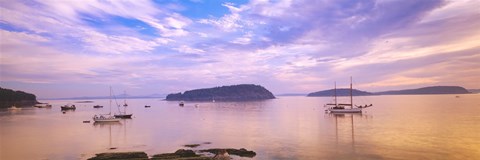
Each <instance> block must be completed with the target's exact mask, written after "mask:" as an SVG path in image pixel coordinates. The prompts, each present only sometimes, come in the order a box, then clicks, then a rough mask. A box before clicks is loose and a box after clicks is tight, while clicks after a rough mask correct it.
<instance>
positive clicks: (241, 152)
mask: <svg viewBox="0 0 480 160" xmlns="http://www.w3.org/2000/svg"><path fill="white" fill-rule="evenodd" d="M224 150H226V151H227V153H228V154H230V155H236V156H240V157H249V158H252V157H255V156H256V155H257V153H255V152H254V151H249V150H246V149H245V148H240V149H233V148H226V149H223V148H214V149H204V150H200V152H209V153H213V154H218V153H220V152H221V151H224Z"/></svg>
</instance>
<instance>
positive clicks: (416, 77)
mask: <svg viewBox="0 0 480 160" xmlns="http://www.w3.org/2000/svg"><path fill="white" fill-rule="evenodd" d="M167 3H168V4H164V3H162V2H156V1H93V0H92V1H82V2H70V1H68V2H66V1H65V2H57V1H55V2H53V1H29V2H24V1H12V2H4V1H2V2H0V4H1V5H0V9H1V10H2V13H3V15H8V16H2V17H1V19H0V24H1V25H0V27H1V28H0V29H1V30H0V31H1V33H2V40H1V46H2V53H1V54H2V61H1V63H0V65H1V68H2V70H1V72H2V81H13V82H25V83H34V82H35V83H50V84H58V83H62V82H72V83H79V84H80V83H87V84H89V83H116V84H122V85H125V86H131V87H135V88H139V89H140V88H142V87H143V88H144V89H145V88H146V90H147V89H148V90H150V91H151V92H171V91H173V90H174V91H182V90H185V89H192V88H199V87H206V86H218V85H227V84H237V83H257V84H262V85H265V86H267V88H269V87H271V88H269V89H271V90H272V91H273V92H276V93H279V92H310V91H315V90H320V89H326V88H330V87H331V84H332V82H333V81H335V80H337V81H341V80H343V79H348V77H350V76H353V77H354V80H355V81H356V86H360V87H365V88H361V89H364V90H368V89H373V90H382V89H394V88H396V87H397V88H403V87H415V86H421V85H433V84H435V85H441V84H456V83H457V84H458V85H465V86H466V87H475V86H477V85H478V84H477V83H475V82H476V79H478V78H480V77H478V74H477V73H478V72H479V71H478V69H476V68H480V67H479V66H478V64H477V63H475V62H476V61H478V60H480V59H479V58H480V57H478V55H479V54H478V53H480V52H478V48H479V47H480V44H479V43H478V42H477V39H480V37H479V36H478V35H480V31H479V30H478V28H480V22H479V21H478V20H477V19H479V18H480V13H479V11H478V10H477V9H476V8H475V6H476V5H475V4H476V3H477V2H476V1H437V0H426V1H396V0H393V1H375V0H366V1H348V0H347V1H303V0H300V1H291V0H280V1H263V0H252V1H249V2H246V3H242V4H240V3H238V4H233V3H223V2H215V3H213V4H216V5H217V6H215V7H217V8H218V7H223V8H224V10H215V11H209V12H208V13H212V15H210V16H208V15H207V16H201V17H202V18H194V17H196V16H191V15H190V16H189V12H188V9H191V8H192V6H202V5H204V4H205V5H206V3H204V2H203V1H202V2H198V3H195V4H194V5H193V4H192V3H173V2H172V3H170V2H167ZM188 5H192V6H188ZM215 15H217V16H215ZM205 17H207V18H205ZM17 59H18V60H17ZM75 62H77V63H75ZM79 62H81V63H79ZM31 64H34V65H31ZM26 66H30V67H26ZM450 68H455V71H452V72H449V73H444V72H442V71H445V70H449V69H450ZM459 77H460V78H459ZM377 82H378V83H377ZM179 84H181V85H179ZM147 86H148V87H147ZM153 86H155V87H153ZM172 86H174V87H172ZM153 89H158V90H159V91H153ZM160 90H161V91H160Z"/></svg>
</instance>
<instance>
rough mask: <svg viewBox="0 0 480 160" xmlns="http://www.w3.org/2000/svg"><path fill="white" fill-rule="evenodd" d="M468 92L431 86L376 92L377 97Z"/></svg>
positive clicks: (448, 87) (460, 88) (455, 87)
mask: <svg viewBox="0 0 480 160" xmlns="http://www.w3.org/2000/svg"><path fill="white" fill-rule="evenodd" d="M469 93H470V92H469V91H468V90H467V89H465V88H463V87H460V86H431V87H423V88H417V89H405V90H395V91H384V92H377V93H375V94H377V95H409V94H469Z"/></svg>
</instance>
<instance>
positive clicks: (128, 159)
mask: <svg viewBox="0 0 480 160" xmlns="http://www.w3.org/2000/svg"><path fill="white" fill-rule="evenodd" d="M110 159H123V160H146V159H148V155H147V154H146V153H145V152H114V153H99V154H96V156H95V157H92V158H89V160H110Z"/></svg>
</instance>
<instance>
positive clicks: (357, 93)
mask: <svg viewBox="0 0 480 160" xmlns="http://www.w3.org/2000/svg"><path fill="white" fill-rule="evenodd" d="M352 94H353V96H369V95H373V93H370V92H365V91H361V90H356V89H353V91H352ZM334 95H335V90H334V89H330V90H324V91H318V92H313V93H309V94H308V95H307V97H333V96H334ZM337 96H350V88H339V89H337Z"/></svg>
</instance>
